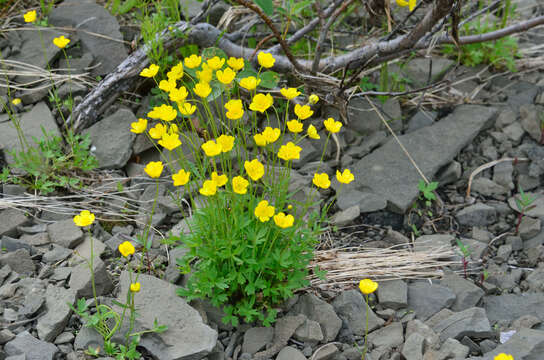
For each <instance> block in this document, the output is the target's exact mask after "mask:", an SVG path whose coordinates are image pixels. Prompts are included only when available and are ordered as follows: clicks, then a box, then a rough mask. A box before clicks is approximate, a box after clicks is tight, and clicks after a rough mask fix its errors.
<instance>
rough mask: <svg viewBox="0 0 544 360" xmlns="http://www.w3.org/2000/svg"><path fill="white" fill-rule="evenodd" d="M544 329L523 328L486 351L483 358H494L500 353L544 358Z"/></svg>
mask: <svg viewBox="0 0 544 360" xmlns="http://www.w3.org/2000/svg"><path fill="white" fill-rule="evenodd" d="M542 349H544V331H538V330H531V329H521V330H519V331H517V332H516V333H515V334H514V335H512V337H511V338H510V339H509V340H508V341H507V342H505V343H504V344H502V345H499V346H497V347H496V348H495V349H494V350H492V351H491V352H489V353H486V354H485V356H484V357H483V358H482V360H493V359H494V358H495V356H497V355H498V354H500V353H505V354H512V355H514V356H515V359H522V360H523V359H526V360H537V359H541V358H542Z"/></svg>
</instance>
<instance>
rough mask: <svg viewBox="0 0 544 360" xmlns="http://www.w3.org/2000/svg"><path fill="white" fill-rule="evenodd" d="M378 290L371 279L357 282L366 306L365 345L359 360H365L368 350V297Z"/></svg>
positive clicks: (375, 283)
mask: <svg viewBox="0 0 544 360" xmlns="http://www.w3.org/2000/svg"><path fill="white" fill-rule="evenodd" d="M377 289H378V283H377V282H374V281H372V280H371V279H363V280H361V281H360V282H359V290H361V292H362V293H363V295H364V296H365V303H366V304H365V305H366V316H365V345H364V348H363V354H362V355H361V360H365V356H366V352H367V350H368V346H367V344H368V342H367V340H368V309H369V308H370V305H369V304H368V296H369V295H370V294H372V293H373V292H374V291H376V290H377Z"/></svg>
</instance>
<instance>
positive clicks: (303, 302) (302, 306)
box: [290, 294, 342, 342]
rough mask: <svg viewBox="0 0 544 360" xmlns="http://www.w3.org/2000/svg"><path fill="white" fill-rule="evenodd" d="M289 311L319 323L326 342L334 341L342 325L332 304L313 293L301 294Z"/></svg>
mask: <svg viewBox="0 0 544 360" xmlns="http://www.w3.org/2000/svg"><path fill="white" fill-rule="evenodd" d="M290 313H294V314H304V315H306V317H307V318H308V319H310V320H314V321H317V322H318V323H319V325H321V330H322V331H323V335H324V336H325V339H324V341H326V342H331V341H334V339H335V338H336V335H338V332H339V331H340V328H341V327H342V320H341V319H340V318H339V317H338V315H337V314H336V312H335V311H334V308H333V306H332V305H331V304H328V303H326V302H325V301H323V300H321V299H319V298H318V297H317V296H315V295H313V294H304V295H302V296H301V297H300V298H299V300H298V301H297V303H296V304H295V305H294V306H293V308H292V309H291V312H290Z"/></svg>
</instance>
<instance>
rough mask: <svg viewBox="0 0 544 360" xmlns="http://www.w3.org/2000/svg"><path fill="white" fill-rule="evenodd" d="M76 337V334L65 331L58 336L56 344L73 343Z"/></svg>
mask: <svg viewBox="0 0 544 360" xmlns="http://www.w3.org/2000/svg"><path fill="white" fill-rule="evenodd" d="M74 339H75V336H74V334H72V333H71V332H63V333H61V334H59V335H58V336H57V338H56V339H55V343H54V344H55V345H60V344H66V343H71V342H73V341H74Z"/></svg>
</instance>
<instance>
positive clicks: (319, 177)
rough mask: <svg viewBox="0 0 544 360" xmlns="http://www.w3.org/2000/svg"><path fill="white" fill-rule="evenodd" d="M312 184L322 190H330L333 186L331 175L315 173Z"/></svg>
mask: <svg viewBox="0 0 544 360" xmlns="http://www.w3.org/2000/svg"><path fill="white" fill-rule="evenodd" d="M312 182H313V183H314V185H315V186H317V187H318V188H322V189H328V188H329V186H331V180H330V179H329V175H327V173H321V174H318V173H315V174H314V178H313V180H312Z"/></svg>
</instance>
